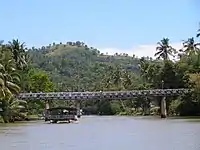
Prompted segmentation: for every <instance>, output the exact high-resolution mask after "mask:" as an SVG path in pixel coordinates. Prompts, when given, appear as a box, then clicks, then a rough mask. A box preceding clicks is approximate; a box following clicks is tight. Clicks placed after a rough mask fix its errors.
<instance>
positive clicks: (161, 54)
mask: <svg viewBox="0 0 200 150" xmlns="http://www.w3.org/2000/svg"><path fill="white" fill-rule="evenodd" d="M199 33H200V31H198V33H197V36H196V37H197V40H198V37H199V36H200V34H199ZM199 45H200V43H199V42H198V41H195V38H194V37H192V38H188V39H187V40H186V41H184V42H183V48H182V49H181V50H176V49H174V48H173V47H172V46H171V45H170V40H169V39H168V38H163V39H162V40H161V41H160V42H158V43H157V48H156V53H155V56H156V57H157V59H156V60H153V59H152V58H145V57H142V58H140V59H138V58H135V57H134V55H133V56H128V55H127V54H117V53H116V54H115V55H113V56H109V55H105V54H102V53H101V52H100V51H99V50H97V49H95V48H93V47H89V46H87V45H86V44H84V43H83V42H80V41H76V42H67V43H66V44H64V43H59V44H56V43H52V44H50V45H48V46H42V47H41V48H35V47H32V48H26V46H25V43H21V42H20V41H19V40H12V41H10V42H8V43H4V42H3V41H2V42H0V116H2V120H3V121H4V122H13V121H16V120H24V119H28V116H29V115H33V114H42V113H43V111H44V108H45V103H44V101H38V100H37V101H27V102H26V101H22V100H19V99H16V98H15V95H17V94H19V93H20V92H55V91H112V90H117V91H120V90H142V89H157V88H172V89H173V88H192V89H194V91H193V92H191V93H188V94H186V95H181V96H175V97H167V99H166V101H167V112H168V115H190V116H191V115H200V92H199V91H200V75H199V72H200V49H199ZM175 54H178V56H179V60H178V61H177V62H173V61H171V60H170V59H169V56H170V55H171V56H173V55H175ZM160 103H161V98H160V97H137V98H134V99H131V100H124V101H121V100H119V101H116V100H113V101H105V100H91V101H84V102H82V104H81V107H82V108H83V109H84V112H85V113H86V114H99V115H116V114H117V115H119V114H120V115H159V114H160V110H159V107H160ZM75 105H76V102H75V101H51V106H75Z"/></svg>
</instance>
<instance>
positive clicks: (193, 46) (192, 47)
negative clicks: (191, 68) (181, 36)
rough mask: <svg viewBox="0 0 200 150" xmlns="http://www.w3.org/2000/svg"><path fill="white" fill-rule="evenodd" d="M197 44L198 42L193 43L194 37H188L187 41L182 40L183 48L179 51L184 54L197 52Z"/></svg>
mask: <svg viewBox="0 0 200 150" xmlns="http://www.w3.org/2000/svg"><path fill="white" fill-rule="evenodd" d="M198 45H199V44H198V43H195V40H194V37H192V38H188V40H187V41H184V42H183V49H182V50H180V51H181V52H184V53H185V54H186V55H191V54H197V53H198V51H199V48H198V47H197V46H198Z"/></svg>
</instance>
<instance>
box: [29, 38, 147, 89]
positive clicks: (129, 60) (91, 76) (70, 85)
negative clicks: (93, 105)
mask: <svg viewBox="0 0 200 150" xmlns="http://www.w3.org/2000/svg"><path fill="white" fill-rule="evenodd" d="M28 53H29V56H30V61H31V64H32V65H33V67H35V68H39V69H41V70H44V71H46V72H47V73H48V74H50V77H51V79H52V80H53V82H54V83H55V85H57V87H59V90H62V91H63V90H69V91H82V90H83V89H84V90H88V91H91V90H97V89H96V88H97V87H95V86H98V84H96V83H98V82H99V83H101V81H102V78H103V76H106V74H105V73H106V72H107V70H109V71H110V67H116V66H117V67H120V68H123V69H124V70H127V71H129V72H130V73H131V74H133V73H134V75H137V74H138V73H139V67H138V64H139V59H138V58H135V56H128V54H117V53H116V54H115V55H112V56H111V55H105V54H103V53H101V52H100V51H99V50H97V49H95V48H93V47H88V46H87V45H85V44H84V43H83V42H79V41H77V42H67V43H66V44H62V43H60V44H55V43H53V44H52V45H51V44H50V45H49V46H43V47H41V48H38V49H37V48H34V47H33V48H32V49H29V51H28ZM147 59H150V58H147Z"/></svg>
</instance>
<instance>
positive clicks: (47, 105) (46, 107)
mask: <svg viewBox="0 0 200 150" xmlns="http://www.w3.org/2000/svg"><path fill="white" fill-rule="evenodd" d="M49 108H50V104H49V101H48V100H46V101H45V110H47V109H49Z"/></svg>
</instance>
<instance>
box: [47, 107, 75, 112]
mask: <svg viewBox="0 0 200 150" xmlns="http://www.w3.org/2000/svg"><path fill="white" fill-rule="evenodd" d="M58 109H66V110H77V108H76V107H53V108H49V109H47V110H49V111H51V110H58Z"/></svg>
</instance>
